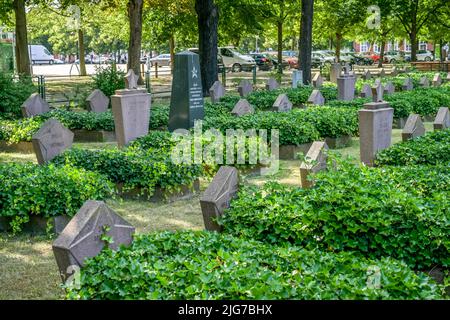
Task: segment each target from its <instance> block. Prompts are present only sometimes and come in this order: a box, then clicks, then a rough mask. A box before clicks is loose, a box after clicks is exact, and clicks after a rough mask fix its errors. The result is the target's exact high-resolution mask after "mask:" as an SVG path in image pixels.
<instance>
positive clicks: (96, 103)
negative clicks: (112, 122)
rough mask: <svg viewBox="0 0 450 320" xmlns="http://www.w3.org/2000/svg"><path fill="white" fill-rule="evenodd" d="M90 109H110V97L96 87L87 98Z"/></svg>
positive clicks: (95, 110) (101, 110)
mask: <svg viewBox="0 0 450 320" xmlns="http://www.w3.org/2000/svg"><path fill="white" fill-rule="evenodd" d="M86 102H87V106H88V110H89V111H91V112H105V111H108V106H109V98H108V97H107V96H105V94H104V93H103V92H102V91H101V90H99V89H95V90H94V91H92V93H91V94H90V95H89V96H88V97H87V99H86Z"/></svg>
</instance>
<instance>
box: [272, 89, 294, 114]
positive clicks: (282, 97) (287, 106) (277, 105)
mask: <svg viewBox="0 0 450 320" xmlns="http://www.w3.org/2000/svg"><path fill="white" fill-rule="evenodd" d="M272 108H273V110H274V111H278V112H286V111H290V110H292V102H291V101H289V98H288V96H287V94H285V93H281V94H279V95H278V97H277V99H276V100H275V102H274V104H273V106H272Z"/></svg>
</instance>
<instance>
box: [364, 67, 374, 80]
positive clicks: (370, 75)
mask: <svg viewBox="0 0 450 320" xmlns="http://www.w3.org/2000/svg"><path fill="white" fill-rule="evenodd" d="M362 78H363V79H364V80H370V79H372V74H371V73H370V70H369V69H365V70H364V72H363V75H362Z"/></svg>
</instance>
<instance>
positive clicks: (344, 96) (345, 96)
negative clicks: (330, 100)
mask: <svg viewBox="0 0 450 320" xmlns="http://www.w3.org/2000/svg"><path fill="white" fill-rule="evenodd" d="M355 84H356V77H355V75H354V74H350V73H349V69H348V67H344V71H343V73H342V74H340V75H339V76H338V78H337V85H338V100H344V101H351V100H353V99H354V98H355Z"/></svg>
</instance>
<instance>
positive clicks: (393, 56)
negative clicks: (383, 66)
mask: <svg viewBox="0 0 450 320" xmlns="http://www.w3.org/2000/svg"><path fill="white" fill-rule="evenodd" d="M402 61H405V53H404V52H401V51H387V52H386V53H385V54H384V62H386V63H397V62H402Z"/></svg>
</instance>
